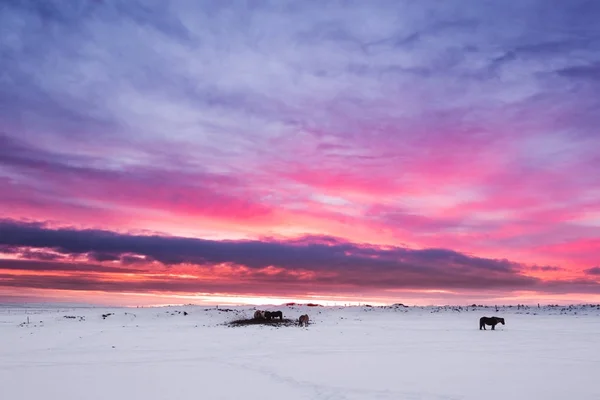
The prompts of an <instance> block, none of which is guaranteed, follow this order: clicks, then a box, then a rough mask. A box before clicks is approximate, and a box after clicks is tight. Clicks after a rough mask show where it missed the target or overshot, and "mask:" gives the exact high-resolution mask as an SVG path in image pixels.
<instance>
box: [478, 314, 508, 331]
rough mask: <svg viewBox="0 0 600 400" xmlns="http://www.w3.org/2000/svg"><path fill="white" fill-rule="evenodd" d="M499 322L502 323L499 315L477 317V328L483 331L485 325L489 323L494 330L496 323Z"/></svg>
mask: <svg viewBox="0 0 600 400" xmlns="http://www.w3.org/2000/svg"><path fill="white" fill-rule="evenodd" d="M498 323H500V324H502V325H504V318H500V317H481V318H479V330H481V329H482V328H483V330H484V331H485V330H486V329H485V326H486V325H491V326H492V330H495V328H496V325H497V324H498Z"/></svg>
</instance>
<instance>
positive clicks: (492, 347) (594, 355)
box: [0, 306, 600, 400]
mask: <svg viewBox="0 0 600 400" xmlns="http://www.w3.org/2000/svg"><path fill="white" fill-rule="evenodd" d="M268 309H281V310H283V311H284V315H285V317H289V318H297V317H298V316H300V315H301V314H303V313H308V314H309V315H310V317H311V320H312V322H313V323H312V324H311V325H310V326H308V327H306V328H299V327H281V328H275V327H265V326H247V327H235V328H231V327H227V326H224V325H223V323H224V322H226V321H229V320H232V319H234V318H237V317H239V316H242V315H245V316H248V317H249V316H251V315H252V314H253V311H254V308H251V307H245V308H243V307H237V308H235V311H233V312H224V311H218V310H216V309H215V308H211V309H207V308H206V307H200V306H186V307H165V308H139V309H136V308H133V309H125V308H112V309H103V308H57V307H43V308H42V307H38V308H33V307H29V308H22V307H21V308H15V307H12V308H11V307H8V306H6V307H3V308H0V338H1V339H2V342H1V343H2V345H1V346H0V398H2V399H6V400H21V399H27V400H28V399H45V400H53V399H56V400H58V399H60V400H70V399H73V400H87V399H90V400H92V399H102V400H106V399H114V400H117V399H144V400H155V399H156V400H159V399H160V400H171V399H173V400H175V399H177V400H186V399H194V400H204V399H206V400H213V399H214V400H218V399H236V400H237V399H261V400H270V399H277V400H281V399H285V400H295V399H330V400H338V399H339V400H343V399H348V400H350V399H365V400H370V399H394V400H398V399H400V400H401V399H427V400H429V399H435V400H441V399H485V400H493V399H504V400H505V399H513V400H518V399H527V400H535V399H544V400H548V399H577V400H583V399H600V385H598V384H597V382H598V376H600V307H589V306H588V307H578V308H571V309H562V308H561V307H558V308H541V309H538V308H537V307H536V308H531V309H526V310H522V309H521V310H517V309H516V307H513V308H505V309H504V308H503V309H500V310H499V311H498V312H496V311H495V310H494V309H493V308H491V309H482V308H477V309H473V308H469V309H465V308H462V309H461V310H458V309H453V308H433V307H429V308H413V307H411V308H396V309H393V308H366V307H348V308H321V307H310V308H309V307H293V308H292V307H269V308H268ZM176 311H179V312H176ZM183 311H186V312H188V313H189V314H188V315H187V316H184V315H183ZM109 312H110V313H114V315H110V316H108V317H106V319H103V318H102V314H105V313H109ZM483 315H486V316H491V315H496V316H503V317H505V318H506V325H505V326H502V325H498V326H497V328H496V330H495V331H490V330H488V331H485V332H484V331H480V330H479V328H478V320H479V317H480V316H483ZM65 316H74V317H76V318H65ZM28 317H29V324H26V322H27V318H28ZM81 317H82V318H81ZM488 329H489V327H488Z"/></svg>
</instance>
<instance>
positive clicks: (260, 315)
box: [254, 310, 265, 319]
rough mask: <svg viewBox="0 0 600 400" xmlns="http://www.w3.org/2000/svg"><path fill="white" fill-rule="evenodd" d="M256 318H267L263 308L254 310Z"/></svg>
mask: <svg viewBox="0 0 600 400" xmlns="http://www.w3.org/2000/svg"><path fill="white" fill-rule="evenodd" d="M254 319H265V312H264V311H261V310H256V311H254Z"/></svg>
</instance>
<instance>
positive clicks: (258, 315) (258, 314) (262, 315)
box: [254, 310, 283, 321]
mask: <svg viewBox="0 0 600 400" xmlns="http://www.w3.org/2000/svg"><path fill="white" fill-rule="evenodd" d="M275 318H279V319H283V313H282V312H281V311H262V310H256V311H255V312H254V319H266V320H267V321H270V320H272V319H275Z"/></svg>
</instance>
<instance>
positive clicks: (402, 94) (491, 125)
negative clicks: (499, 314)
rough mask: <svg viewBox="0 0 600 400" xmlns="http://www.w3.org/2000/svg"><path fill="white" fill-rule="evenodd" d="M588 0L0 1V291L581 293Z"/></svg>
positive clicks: (595, 224)
mask: <svg viewBox="0 0 600 400" xmlns="http://www.w3.org/2000/svg"><path fill="white" fill-rule="evenodd" d="M599 19H600V3H598V2H596V1H582V0H571V1H568V2H567V1H565V2H548V1H544V0H506V1H501V2H492V1H481V0H460V1H459V0H456V1H428V0H419V1H414V0H413V1H409V0H405V1H400V0H393V1H392V0H390V1H383V0H376V1H370V2H364V1H333V0H332V1H329V0H328V1H311V0H307V1H284V0H277V1H275V0H273V1H258V0H256V1H172V2H164V1H162V0H147V1H133V0H132V1H129V0H128V1H116V0H73V1H68V2H65V1H59V0H54V1H53V0H49V1H44V2H38V1H16V0H14V1H7V0H4V1H2V2H0V60H1V61H0V65H1V68H0V302H60V301H65V302H73V301H77V302H85V303H92V304H114V305H130V306H131V305H153V304H180V303H194V304H196V303H198V304H200V303H201V304H262V303H265V302H267V303H279V302H286V301H298V302H307V301H312V302H320V303H321V304H358V303H371V304H389V303H398V302H401V303H404V304H418V305H426V304H471V303H476V304H514V303H537V302H543V303H552V304H553V303H561V304H562V303H565V302H583V303H585V302H591V303H600V128H599V127H600V95H599V94H598V93H600V25H599V24H598V23H597V22H598V20H599Z"/></svg>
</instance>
